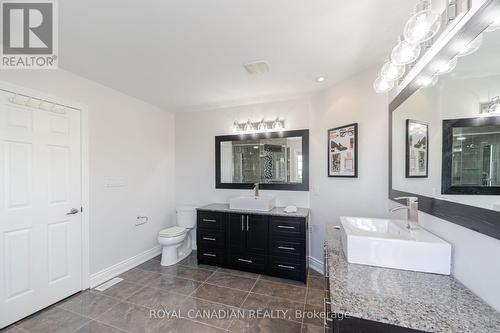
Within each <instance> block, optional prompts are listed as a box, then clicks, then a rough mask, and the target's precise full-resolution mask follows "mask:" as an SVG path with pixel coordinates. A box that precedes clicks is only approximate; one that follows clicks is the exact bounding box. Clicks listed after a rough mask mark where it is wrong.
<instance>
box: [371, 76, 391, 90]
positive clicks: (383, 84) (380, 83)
mask: <svg viewBox="0 0 500 333" xmlns="http://www.w3.org/2000/svg"><path fill="white" fill-rule="evenodd" d="M392 88H394V81H387V80H384V79H383V78H381V77H380V76H379V77H378V78H377V79H376V80H375V82H373V89H375V92H376V93H377V94H383V93H386V92H388V91H390V90H391V89H392Z"/></svg>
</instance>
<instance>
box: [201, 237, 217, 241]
mask: <svg viewBox="0 0 500 333" xmlns="http://www.w3.org/2000/svg"><path fill="white" fill-rule="evenodd" d="M203 239H204V240H208V241H216V239H215V238H210V237H203Z"/></svg>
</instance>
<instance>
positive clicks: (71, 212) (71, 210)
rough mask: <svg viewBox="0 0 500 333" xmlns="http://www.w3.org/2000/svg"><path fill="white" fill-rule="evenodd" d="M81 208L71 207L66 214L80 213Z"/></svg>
mask: <svg viewBox="0 0 500 333" xmlns="http://www.w3.org/2000/svg"><path fill="white" fill-rule="evenodd" d="M78 212H79V210H78V209H76V208H71V209H70V211H69V212H67V213H66V215H74V214H78Z"/></svg>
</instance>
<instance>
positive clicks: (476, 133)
mask: <svg viewBox="0 0 500 333" xmlns="http://www.w3.org/2000/svg"><path fill="white" fill-rule="evenodd" d="M487 6H488V5H485V10H483V11H481V10H480V11H478V14H476V15H477V17H472V18H471V19H470V20H469V21H468V23H467V24H465V25H464V26H463V28H462V29H461V30H460V31H458V32H457V38H456V39H455V40H454V39H453V38H451V39H450V41H449V43H448V44H447V45H445V46H443V49H442V50H441V51H440V52H438V53H437V54H436V58H439V57H441V59H456V60H457V62H456V67H455V68H454V69H453V70H451V71H449V72H448V73H442V74H440V75H439V77H437V76H436V77H435V80H433V82H432V83H431V84H430V85H428V86H425V87H424V86H422V85H419V83H418V82H419V81H418V80H419V78H418V76H417V77H416V78H415V79H414V80H413V81H412V82H411V83H409V84H408V86H407V87H406V88H404V89H403V90H402V91H401V92H400V94H399V95H398V96H396V98H395V99H394V100H393V101H392V102H391V105H390V110H389V111H390V112H389V122H390V138H389V145H390V161H389V165H390V176H389V191H390V198H392V199H394V198H395V197H399V196H418V197H419V201H420V210H422V211H424V212H426V213H429V214H432V215H434V216H437V217H439V218H443V219H445V220H448V221H451V222H454V223H458V224H460V225H462V226H465V227H467V228H470V229H473V230H475V231H478V232H481V233H484V234H487V235H489V236H492V237H495V238H498V239H500V97H499V96H500V29H498V30H494V29H491V28H490V29H488V28H487V27H488V24H487V23H485V22H487V21H485V13H487V11H488V10H486V8H487ZM492 6H493V5H492ZM489 10H491V8H490V9H489ZM485 28H486V31H485ZM464 38H469V40H475V41H476V43H477V44H478V46H479V48H476V50H475V52H473V53H470V54H468V55H466V56H459V57H456V58H455V56H456V52H457V51H456V50H457V48H456V43H457V40H459V39H462V40H463V39H464ZM477 41H479V42H477ZM454 43H455V44H454ZM453 52H455V53H453ZM453 61H455V60H453ZM438 62H439V61H434V62H433V60H430V61H429V63H428V64H427V65H425V67H424V68H423V69H422V72H425V71H426V70H427V71H431V70H432V66H434V68H435V66H436V63H438ZM420 76H422V75H420ZM436 79H438V80H437V81H436Z"/></svg>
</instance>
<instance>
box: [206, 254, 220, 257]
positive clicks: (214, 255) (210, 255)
mask: <svg viewBox="0 0 500 333" xmlns="http://www.w3.org/2000/svg"><path fill="white" fill-rule="evenodd" d="M203 255H204V256H207V257H217V255H216V254H212V253H203Z"/></svg>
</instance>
